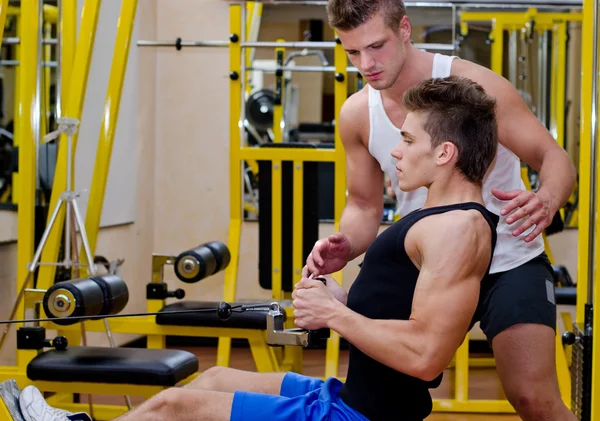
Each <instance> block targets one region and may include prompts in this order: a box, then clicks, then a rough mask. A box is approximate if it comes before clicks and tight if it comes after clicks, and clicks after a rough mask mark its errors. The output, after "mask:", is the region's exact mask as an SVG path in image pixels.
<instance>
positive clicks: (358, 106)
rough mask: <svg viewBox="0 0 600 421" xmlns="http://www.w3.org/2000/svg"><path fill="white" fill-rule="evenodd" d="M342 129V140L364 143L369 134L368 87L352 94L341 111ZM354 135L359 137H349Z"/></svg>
mask: <svg viewBox="0 0 600 421" xmlns="http://www.w3.org/2000/svg"><path fill="white" fill-rule="evenodd" d="M340 129H341V130H342V140H344V137H346V138H347V140H350V139H360V140H362V141H363V142H364V141H365V140H366V139H365V138H364V137H365V136H367V137H368V133H369V91H368V87H367V86H365V88H364V89H361V90H360V91H358V92H356V93H354V94H352V95H351V96H350V97H348V99H346V101H344V104H343V105H342V109H341V110H340ZM350 133H352V134H354V135H356V134H358V135H359V136H358V137H356V136H349V134H350ZM344 135H346V136H344Z"/></svg>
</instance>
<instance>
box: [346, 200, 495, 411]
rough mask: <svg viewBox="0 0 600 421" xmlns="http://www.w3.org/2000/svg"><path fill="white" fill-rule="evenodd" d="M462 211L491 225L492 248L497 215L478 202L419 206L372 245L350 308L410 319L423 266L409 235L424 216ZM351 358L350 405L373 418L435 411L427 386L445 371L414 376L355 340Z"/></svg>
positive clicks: (370, 314)
mask: <svg viewBox="0 0 600 421" xmlns="http://www.w3.org/2000/svg"><path fill="white" fill-rule="evenodd" d="M460 209H464V210H468V209H475V210H478V211H480V212H481V213H482V215H483V216H484V217H485V219H486V220H487V222H488V223H489V225H490V227H491V229H492V250H493V249H494V247H495V245H496V227H497V224H498V220H499V218H498V216H497V215H495V214H493V213H491V212H490V211H488V210H487V209H486V208H485V207H484V206H482V205H480V204H479V203H475V202H467V203H459V204H454V205H448V206H439V207H432V208H426V209H420V210H416V211H414V212H411V213H410V214H408V215H406V216H405V217H403V218H402V219H400V220H399V221H398V222H396V223H394V224H393V225H391V226H390V227H388V228H387V229H386V230H385V231H383V232H382V233H381V234H380V235H379V236H378V237H377V238H376V239H375V241H373V243H372V244H371V246H370V247H369V248H368V250H367V252H366V253H365V256H364V261H363V263H362V267H361V270H360V272H359V274H358V277H357V278H356V280H355V281H354V283H353V285H352V287H351V288H350V291H349V293H348V307H349V308H350V309H351V310H353V311H355V312H357V313H359V314H361V315H363V316H365V317H368V318H371V319H387V320H390V319H395V320H408V319H409V317H410V314H411V309H412V300H413V295H414V292H415V286H416V283H417V278H418V276H419V270H418V269H417V268H416V267H415V265H414V264H413V263H412V261H411V260H410V258H409V257H408V254H407V253H406V250H405V248H404V239H405V237H406V233H407V232H408V230H409V228H410V227H411V226H412V225H413V224H415V223H416V222H417V221H419V220H420V219H422V218H425V217H426V216H429V215H434V214H440V213H444V212H448V211H454V210H460ZM492 254H493V253H492ZM490 265H491V259H490ZM489 267H490V266H489V265H488V272H489ZM349 356H350V359H349V365H348V375H347V378H346V383H345V384H344V386H343V387H342V389H341V391H340V397H341V398H342V400H343V401H344V402H345V403H346V404H347V405H349V406H350V407H352V408H354V409H355V410H357V411H358V412H360V413H362V414H363V415H364V416H365V417H367V418H368V419H369V420H371V421H379V420H386V421H387V420H390V419H395V420H399V421H416V420H423V419H424V418H426V417H427V416H428V415H429V414H430V413H431V410H432V399H431V395H430V393H429V389H431V388H436V387H438V386H439V384H440V383H441V380H442V375H441V374H440V376H438V378H436V379H435V380H434V381H431V382H426V381H423V380H420V379H418V378H415V377H411V376H409V375H406V374H403V373H400V372H398V371H396V370H394V369H392V368H390V367H387V366H385V365H383V364H382V363H380V362H378V361H376V360H374V359H372V358H370V357H369V356H367V355H365V354H364V353H362V352H361V351H360V350H359V349H357V348H355V347H354V346H352V344H350V353H349Z"/></svg>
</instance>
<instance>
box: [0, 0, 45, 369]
mask: <svg viewBox="0 0 600 421" xmlns="http://www.w3.org/2000/svg"><path fill="white" fill-rule="evenodd" d="M41 1H42V0H37V1H33V0H32V1H27V2H23V4H21V16H20V19H19V20H20V23H21V24H22V25H20V27H19V32H20V36H21V46H20V47H21V48H22V51H26V52H27V54H22V57H21V61H22V63H23V66H21V67H20V70H19V71H20V75H19V86H18V90H19V107H18V110H19V131H18V137H19V209H18V228H17V229H18V231H17V232H18V238H19V241H18V242H17V261H18V265H17V291H19V290H20V289H21V288H22V286H23V284H24V281H25V279H26V278H27V275H28V267H27V264H28V263H29V262H30V261H31V259H32V258H33V253H34V241H35V240H34V232H35V216H34V215H35V188H36V178H37V167H36V156H35V154H36V146H37V145H36V137H35V136H36V133H35V123H34V121H35V115H36V114H38V110H37V108H36V81H37V72H38V66H37V50H38V27H39V25H41V22H40V21H39V16H38V2H41ZM4 7H5V3H4V4H3V8H4ZM2 27H4V25H2ZM15 135H17V133H15ZM19 314H23V316H24V315H25V313H24V306H23V301H21V303H20V304H19V306H18V307H17V315H19ZM17 317H19V316H17ZM28 362H29V361H28V360H27V359H26V358H25V353H22V352H17V366H18V367H19V368H21V369H26V366H27V363H28Z"/></svg>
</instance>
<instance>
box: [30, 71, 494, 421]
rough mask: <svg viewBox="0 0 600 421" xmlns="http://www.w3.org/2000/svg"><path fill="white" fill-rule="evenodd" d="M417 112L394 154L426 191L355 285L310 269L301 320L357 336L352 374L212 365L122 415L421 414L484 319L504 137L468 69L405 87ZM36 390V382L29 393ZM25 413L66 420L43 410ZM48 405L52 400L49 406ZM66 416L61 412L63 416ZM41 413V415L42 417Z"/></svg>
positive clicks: (182, 418)
mask: <svg viewBox="0 0 600 421" xmlns="http://www.w3.org/2000/svg"><path fill="white" fill-rule="evenodd" d="M404 102H405V105H406V107H407V108H408V109H410V110H411V112H410V113H409V115H408V116H407V119H406V123H405V125H404V127H403V131H402V138H401V139H398V140H399V144H398V146H397V147H396V148H395V149H394V151H393V152H392V157H393V158H394V159H395V160H396V162H397V164H396V166H397V169H398V172H399V180H400V181H399V183H400V184H401V187H402V188H403V189H408V190H410V189H414V188H418V187H421V186H425V187H427V188H428V189H429V193H428V198H427V202H426V204H425V206H424V207H423V208H422V209H419V210H416V211H414V212H413V213H411V214H410V215H407V216H406V217H405V218H402V219H401V220H400V221H398V222H396V223H395V224H393V225H392V226H390V227H389V228H388V229H387V230H386V231H385V232H383V233H382V234H381V235H380V236H379V237H378V238H377V239H376V240H375V241H374V242H373V244H372V245H371V246H370V247H369V249H368V251H367V253H366V256H365V260H364V265H363V267H362V269H361V271H360V274H359V276H358V277H357V279H356V281H355V282H354V284H353V286H352V288H351V289H350V292H349V294H346V292H345V291H344V290H343V289H342V288H341V287H340V286H339V285H337V284H336V283H335V281H333V279H331V278H328V280H327V285H324V284H323V283H322V282H321V281H319V280H315V279H312V278H303V279H302V280H301V281H300V282H299V283H298V285H297V286H296V290H295V291H294V293H293V298H294V300H293V305H294V307H295V310H294V315H295V323H296V325H297V326H299V327H301V328H306V329H320V328H330V329H332V330H334V331H336V332H338V333H339V334H340V335H341V336H342V337H344V338H345V339H347V340H348V342H349V343H350V344H351V350H350V360H349V366H348V374H347V380H346V382H345V383H342V382H341V381H340V380H338V379H337V378H329V379H327V380H325V381H323V380H321V379H316V378H310V377H306V376H302V375H299V374H296V373H254V372H244V371H240V370H235V369H230V368H222V367H214V368H213V369H210V370H207V371H206V372H204V373H202V374H201V375H200V376H199V377H198V378H197V379H195V380H194V381H192V382H191V383H190V384H188V385H187V386H186V387H184V388H173V389H169V390H166V391H164V392H161V393H159V394H157V395H156V396H154V397H153V398H151V399H149V400H147V401H146V402H144V403H143V404H141V405H140V406H139V407H137V408H135V409H134V410H132V411H131V412H129V413H127V414H125V415H123V416H122V417H120V418H117V420H119V421H163V420H178V421H202V420H211V421H220V420H232V421H238V420H240V421H241V420H244V421H253V420H256V421H265V420H272V421H277V420H281V421H288V420H290V421H291V420H297V419H303V420H307V421H317V420H330V421H342V420H356V421H367V420H371V421H378V420H386V421H387V420H389V419H392V418H393V419H400V420H402V421H416V420H419V421H421V420H423V419H424V418H425V417H427V416H428V415H429V413H430V412H431V406H432V401H431V396H430V394H429V389H430V388H432V387H437V386H438V385H439V382H440V380H441V373H442V372H443V370H444V369H445V368H446V367H447V366H448V364H449V363H450V361H451V359H452V357H453V356H454V354H455V352H456V350H457V348H458V347H459V346H460V344H461V343H462V341H463V339H464V337H465V335H466V333H467V332H468V330H469V329H470V327H471V326H472V324H473V321H474V320H476V318H477V307H478V304H479V301H480V289H481V284H482V282H485V281H484V279H485V278H486V275H487V274H488V271H489V267H490V263H491V260H492V255H493V250H494V246H495V242H496V225H497V222H498V217H497V216H496V215H494V214H492V213H490V212H489V211H488V210H486V209H485V207H484V206H483V198H482V193H481V184H482V180H483V178H484V177H485V174H486V172H487V170H488V168H489V166H490V164H491V163H492V161H493V159H494V156H495V153H496V147H497V127H496V119H495V112H494V108H495V102H494V100H493V99H492V98H490V97H489V96H488V95H487V94H486V93H485V92H484V91H483V89H482V88H481V87H480V86H479V85H477V84H475V83H474V82H472V81H471V80H469V79H458V78H454V77H450V78H446V79H434V80H428V81H425V82H423V83H421V84H420V85H418V86H416V87H414V88H413V89H411V90H410V91H409V92H407V94H406V95H405V97H404ZM34 392H35V391H34ZM28 395H30V396H33V397H35V399H37V400H40V401H41V403H38V404H35V405H31V404H30V403H29V402H21V407H24V408H29V407H35V408H37V415H36V414H33V413H32V414H30V415H31V416H30V421H65V420H66V419H67V418H65V416H64V415H56V416H55V417H54V418H52V417H49V416H47V413H46V412H44V411H40V410H39V409H40V408H44V405H46V406H45V408H47V409H50V407H48V406H47V404H45V402H43V398H42V396H41V394H39V393H31V390H29V393H28ZM47 412H48V413H50V410H49V411H47ZM61 416H62V417H63V418H62V419H61V418H60V417H61ZM42 417H46V418H42Z"/></svg>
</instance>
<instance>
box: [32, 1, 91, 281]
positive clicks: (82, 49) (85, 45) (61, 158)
mask: <svg viewBox="0 0 600 421" xmlns="http://www.w3.org/2000/svg"><path fill="white" fill-rule="evenodd" d="M100 4H101V0H86V2H85V4H84V6H83V11H82V13H81V26H80V31H79V34H80V35H79V38H78V40H77V50H76V52H75V59H74V62H73V70H72V73H71V79H70V85H69V98H68V100H67V106H66V109H65V112H64V115H63V116H64V117H70V118H76V119H78V120H81V113H82V110H83V100H84V98H85V92H86V87H87V80H88V75H89V68H90V63H91V58H92V51H93V49H94V41H95V37H96V26H97V24H98V15H99V14H100ZM76 149H77V135H75V136H73V139H72V152H73V154H75V151H76ZM66 169H67V142H66V136H64V135H61V137H60V143H59V147H58V157H57V160H56V169H55V173H54V182H53V184H52V196H51V198H50V210H53V209H54V208H55V207H56V204H57V203H58V199H59V197H60V195H61V194H62V193H63V192H64V191H65V189H66V185H67V174H66V172H67V171H66ZM49 216H51V214H49ZM64 219H65V208H64V206H63V207H62V208H61V210H60V212H59V213H58V216H57V218H56V221H55V223H54V226H53V227H52V230H51V231H50V234H49V236H48V240H47V242H46V246H45V247H44V251H43V253H42V259H41V261H42V262H56V260H57V258H58V250H59V247H60V242H61V238H62V232H63V226H64V222H65V221H64ZM55 273H56V267H55V266H53V265H44V266H41V267H40V271H39V278H38V288H42V289H44V288H49V287H50V286H51V285H52V283H53V280H54V275H55Z"/></svg>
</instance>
